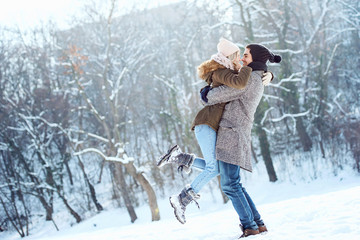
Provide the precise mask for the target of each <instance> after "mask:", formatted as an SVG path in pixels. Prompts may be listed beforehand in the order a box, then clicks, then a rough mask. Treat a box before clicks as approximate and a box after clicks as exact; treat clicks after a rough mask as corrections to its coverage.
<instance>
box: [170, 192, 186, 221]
mask: <svg viewBox="0 0 360 240" xmlns="http://www.w3.org/2000/svg"><path fill="white" fill-rule="evenodd" d="M169 202H170V205H171V207H172V208H173V209H174V215H175V217H176V219H177V220H178V221H179V222H180V223H181V224H185V223H186V221H185V222H182V221H181V220H180V219H179V217H178V215H177V214H176V207H175V206H174V204H173V203H172V202H171V197H169Z"/></svg>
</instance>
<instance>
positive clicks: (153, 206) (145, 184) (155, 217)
mask: <svg viewBox="0 0 360 240" xmlns="http://www.w3.org/2000/svg"><path fill="white" fill-rule="evenodd" d="M125 167H126V170H127V171H128V172H129V173H130V175H131V176H132V177H133V178H135V179H136V180H137V181H138V182H139V183H140V185H141V187H142V188H143V189H144V190H145V191H146V193H147V195H148V199H149V206H150V211H151V221H159V220H160V212H159V207H158V204H157V200H156V195H155V192H154V190H153V188H152V186H151V185H150V183H149V181H148V180H147V179H146V178H145V176H144V174H143V173H142V172H139V171H137V169H136V168H135V166H134V164H133V162H129V163H128V164H125Z"/></svg>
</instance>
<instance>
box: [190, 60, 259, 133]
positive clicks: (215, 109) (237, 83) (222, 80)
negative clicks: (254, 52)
mask: <svg viewBox="0 0 360 240" xmlns="http://www.w3.org/2000/svg"><path fill="white" fill-rule="evenodd" d="M225 70H228V71H225ZM251 72H252V69H251V68H250V67H246V66H244V67H242V68H241V69H240V71H239V72H237V71H231V70H230V69H227V68H225V67H224V66H222V65H221V64H219V63H217V62H215V61H214V60H208V61H205V62H203V63H202V64H201V65H200V66H199V67H198V74H199V77H200V78H201V79H203V80H205V81H206V82H207V83H208V84H209V85H211V87H213V88H216V87H219V86H221V85H226V86H229V87H231V88H235V89H244V88H245V87H246V85H247V83H248V81H249V78H250V74H251ZM225 105H226V102H225V103H218V104H215V105H211V106H205V107H204V108H203V109H201V110H200V111H199V112H198V114H197V115H196V117H195V119H194V121H193V124H192V126H191V130H194V128H195V126H196V125H201V124H206V125H209V126H210V127H211V128H212V129H214V130H215V131H217V130H218V128H219V122H220V119H221V116H222V114H223V111H224V108H225Z"/></svg>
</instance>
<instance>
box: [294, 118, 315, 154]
mask: <svg viewBox="0 0 360 240" xmlns="http://www.w3.org/2000/svg"><path fill="white" fill-rule="evenodd" d="M296 130H297V132H298V134H299V137H300V141H301V144H302V146H303V149H304V151H305V152H308V151H310V150H311V148H312V141H311V139H310V137H309V134H307V132H306V129H305V127H304V123H303V121H302V119H301V117H299V118H297V119H296Z"/></svg>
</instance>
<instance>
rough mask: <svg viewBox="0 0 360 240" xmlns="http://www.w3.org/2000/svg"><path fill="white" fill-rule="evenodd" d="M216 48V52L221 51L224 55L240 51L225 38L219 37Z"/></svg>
mask: <svg viewBox="0 0 360 240" xmlns="http://www.w3.org/2000/svg"><path fill="white" fill-rule="evenodd" d="M217 50H218V52H221V53H222V54H223V55H224V56H225V57H228V56H230V55H231V54H233V53H235V52H237V51H240V48H239V47H238V46H236V45H235V44H234V43H232V42H230V41H229V40H226V39H225V38H220V40H219V43H218V45H217Z"/></svg>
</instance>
